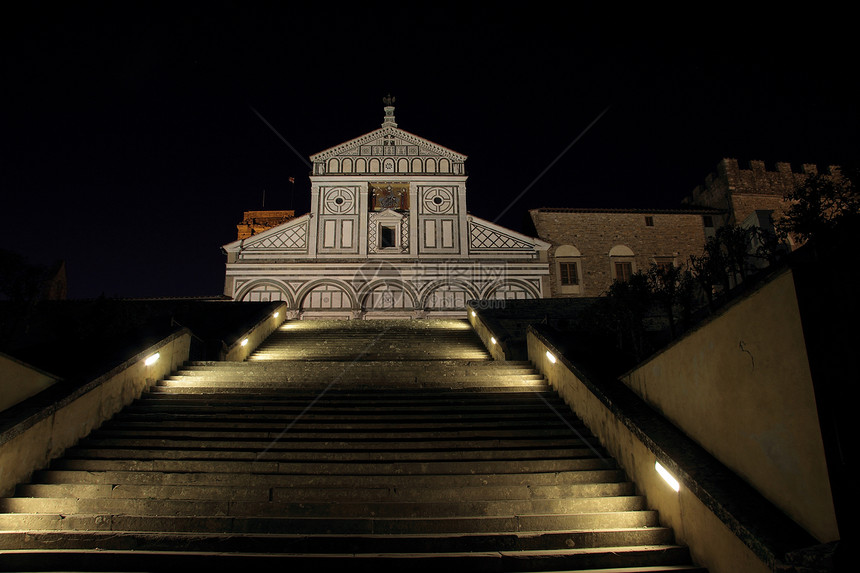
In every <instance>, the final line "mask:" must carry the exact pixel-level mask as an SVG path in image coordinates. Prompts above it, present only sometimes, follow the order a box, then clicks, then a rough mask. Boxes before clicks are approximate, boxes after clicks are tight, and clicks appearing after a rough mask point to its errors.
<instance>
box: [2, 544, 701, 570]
mask: <svg viewBox="0 0 860 573" xmlns="http://www.w3.org/2000/svg"><path fill="white" fill-rule="evenodd" d="M4 557H5V560H6V562H7V564H8V568H10V569H11V570H30V571H32V570H34V569H33V567H38V569H37V570H70V569H71V570H79V571H92V570H101V571H104V570H114V571H130V570H134V571H192V570H194V569H196V568H202V569H205V570H207V571H236V570H241V569H248V568H251V569H253V570H275V569H277V570H284V569H285V568H286V569H287V570H298V571H302V570H310V569H322V570H332V569H334V568H338V569H341V568H348V570H349V571H353V572H364V571H368V572H370V571H373V572H388V571H404V570H409V571H411V572H413V573H424V572H428V573H438V571H440V570H454V571H471V572H475V573H482V572H493V573H496V572H508V571H523V570H524V569H525V570H535V569H534V567H535V566H538V565H537V564H540V565H539V566H540V567H541V570H543V571H561V570H566V571H586V570H587V571H589V573H595V572H601V571H602V572H605V573H643V572H649V573H659V572H666V573H679V572H692V573H699V572H701V571H703V570H702V569H701V568H698V567H692V566H680V567H679V566H677V565H674V564H676V563H679V562H684V561H689V551H688V550H687V549H686V548H685V547H681V546H673V545H655V546H649V545H637V546H633V547H612V548H607V549H600V548H595V549H569V550H543V551H541V550H536V551H487V552H483V551H476V552H471V551H464V552H433V553H418V552H411V553H378V552H372V553H368V554H365V553H349V552H347V553H343V554H336V553H327V554H320V553H314V554H303V553H275V552H253V553H244V552H222V551H217V550H216V551H214V552H191V551H189V552H182V551H125V550H113V551H109V550H101V549H93V550H74V549H70V550H51V551H44V550H34V551H18V552H14V553H13V552H6V553H5V554H4ZM625 566H629V568H624V567H625ZM606 567H610V569H606ZM619 567H622V568H619Z"/></svg>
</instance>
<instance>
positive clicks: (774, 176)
mask: <svg viewBox="0 0 860 573" xmlns="http://www.w3.org/2000/svg"><path fill="white" fill-rule="evenodd" d="M818 173H821V174H824V175H838V174H839V167H838V166H836V165H829V166H827V167H826V168H824V169H819V167H818V166H817V165H815V164H814V163H803V164H800V165H792V164H791V163H788V162H782V161H778V162H776V163H775V164H774V169H768V168H767V165H766V164H765V162H764V161H759V160H751V161H749V162H747V165H746V168H742V167H741V165H740V163H739V162H738V160H737V159H732V158H726V159H723V160H721V161H720V162H719V163H718V164H717V170H716V172H713V173H709V174H708V176H707V177H705V183H704V185H699V186H697V187H696V188H695V189H694V190H693V193H692V195H693V197H694V198H695V197H697V196H700V195H702V194H703V193H704V194H711V193H709V192H713V191H716V190H719V191H722V192H725V191H731V192H732V193H753V194H760V195H779V196H780V197H782V196H784V195H785V194H786V193H788V192H789V191H791V190H792V189H794V188H795V187H796V186H797V185H798V184H799V183H802V182H803V180H804V179H805V178H806V177H808V176H809V175H815V174H818Z"/></svg>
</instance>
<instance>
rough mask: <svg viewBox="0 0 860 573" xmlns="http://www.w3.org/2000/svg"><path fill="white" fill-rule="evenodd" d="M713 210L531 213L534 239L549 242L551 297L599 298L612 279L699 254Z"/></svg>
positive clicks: (679, 262) (548, 210)
mask: <svg viewBox="0 0 860 573" xmlns="http://www.w3.org/2000/svg"><path fill="white" fill-rule="evenodd" d="M719 214H720V212H719V211H718V210H716V209H707V208H705V209H688V210H680V209H679V210H654V211H646V210H638V209H631V210H622V209H559V208H543V209H532V210H531V211H529V215H530V216H531V221H532V223H533V224H534V227H535V230H536V233H537V236H538V237H540V238H541V239H542V240H544V241H546V242H548V243H550V245H551V246H550V248H549V249H548V252H547V254H548V263H549V270H550V296H553V297H578V296H588V297H594V296H600V295H602V294H604V293H605V292H606V289H608V288H609V286H610V285H611V284H612V282H613V281H615V280H627V279H628V278H630V275H632V274H633V273H635V272H637V271H646V270H648V268H649V267H650V266H651V265H652V264H653V265H657V266H675V267H678V266H681V265H684V264H685V263H686V262H687V260H688V259H689V257H690V255H701V254H702V248H703V247H704V244H705V240H706V238H707V236H708V235H709V234H711V233H712V231H713V225H714V224H715V223H714V220H715V218H716V217H717V216H718V215H719Z"/></svg>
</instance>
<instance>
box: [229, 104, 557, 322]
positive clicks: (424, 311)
mask: <svg viewBox="0 0 860 573" xmlns="http://www.w3.org/2000/svg"><path fill="white" fill-rule="evenodd" d="M392 104H393V101H391V100H387V101H386V106H385V109H384V111H385V115H384V121H383V123H382V127H381V128H379V129H377V130H375V131H372V132H370V133H367V134H365V135H362V136H360V137H357V138H355V139H352V140H350V141H347V142H345V143H341V144H340V145H336V146H334V147H331V148H329V149H326V150H324V151H321V152H319V153H317V154H315V155H312V156H311V157H310V160H311V163H312V166H313V167H312V172H311V176H310V179H311V209H310V213H307V214H305V215H303V216H299V217H295V218H292V219H289V220H287V221H286V222H284V223H282V224H279V225H277V226H274V227H271V228H268V229H266V230H264V231H262V232H259V233H256V234H253V235H251V236H247V237H245V238H241V239H239V240H236V241H234V242H232V243H229V244H227V245H225V246H224V247H223V250H224V252H225V253H226V254H227V265H226V280H225V294H226V295H227V296H230V297H231V298H233V300H240V301H270V300H281V301H284V302H286V303H287V305H288V306H289V308H290V314H291V317H293V318H385V317H391V318H395V317H397V318H403V317H411V318H422V317H442V316H457V317H460V316H465V314H466V308H467V307H466V303H467V302H468V301H470V300H478V301H485V303H486V304H498V301H504V300H508V299H530V298H543V297H546V296H550V290H549V266H548V264H547V250H548V248H549V247H550V244H549V243H546V242H544V241H542V240H540V239H536V238H533V237H528V236H526V235H523V234H521V233H517V232H515V231H512V230H509V229H506V228H504V227H500V226H498V225H495V224H493V223H491V222H489V221H486V220H483V219H480V218H478V217H475V216H473V215H471V214H470V213H469V212H468V211H467V208H466V179H467V176H466V173H465V161H466V156H465V155H462V154H460V153H457V152H455V151H452V150H450V149H448V148H445V147H443V146H441V145H438V144H436V143H433V142H431V141H428V140H426V139H423V138H421V137H418V136H416V135H414V134H412V133H409V132H407V131H404V130H402V129H400V128H398V127H397V123H396V122H395V118H394V106H393V105H392Z"/></svg>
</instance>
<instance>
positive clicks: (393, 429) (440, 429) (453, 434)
mask: <svg viewBox="0 0 860 573" xmlns="http://www.w3.org/2000/svg"><path fill="white" fill-rule="evenodd" d="M235 427H236V426H235V423H233V422H214V421H210V422H194V421H184V422H183V421H180V422H171V423H170V424H167V423H165V422H162V423H160V424H159V423H155V424H153V423H149V422H134V421H129V422H126V421H123V420H117V421H116V422H112V423H111V425H110V426H109V428H110V429H118V430H131V431H133V430H141V431H145V430H150V429H153V428H160V429H161V430H162V431H171V432H174V433H176V432H186V431H187V432H193V431H208V432H217V431H219V430H220V431H230V430H232V429H234V428H235ZM244 427H245V428H246V429H247V430H249V431H256V432H265V433H266V437H271V438H273V439H278V438H280V437H282V436H287V434H289V435H291V436H293V435H295V436H298V435H299V434H308V435H309V436H312V437H313V438H315V439H317V440H344V439H346V438H349V440H351V441H357V440H406V441H414V440H423V441H427V440H458V439H459V440H477V439H482V440H486V439H500V440H501V439H516V438H526V439H537V438H565V437H569V436H572V435H575V432H574V430H573V429H571V427H569V426H567V425H566V424H564V423H563V421H559V423H550V422H547V424H546V425H541V424H518V425H510V426H504V425H501V426H498V427H492V426H489V425H488V426H483V427H476V426H471V427H469V426H464V427H460V428H457V427H451V426H450V425H449V426H448V427H445V426H437V427H432V428H431V427H424V428H421V427H418V428H410V429H408V430H407V429H405V428H403V427H402V426H398V425H396V424H394V425H389V426H385V425H379V427H375V428H374V427H367V426H364V427H361V426H360V425H358V424H352V425H349V424H343V425H340V426H339V427H333V426H331V425H313V424H304V423H296V424H294V425H288V424H283V423H281V424H278V423H272V422H246V423H245V424H244Z"/></svg>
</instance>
